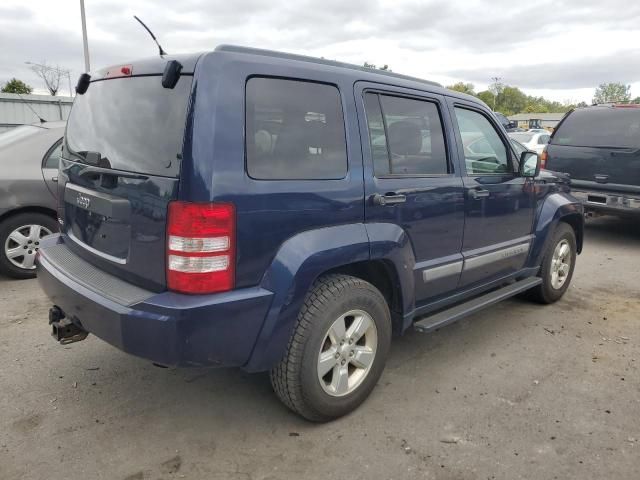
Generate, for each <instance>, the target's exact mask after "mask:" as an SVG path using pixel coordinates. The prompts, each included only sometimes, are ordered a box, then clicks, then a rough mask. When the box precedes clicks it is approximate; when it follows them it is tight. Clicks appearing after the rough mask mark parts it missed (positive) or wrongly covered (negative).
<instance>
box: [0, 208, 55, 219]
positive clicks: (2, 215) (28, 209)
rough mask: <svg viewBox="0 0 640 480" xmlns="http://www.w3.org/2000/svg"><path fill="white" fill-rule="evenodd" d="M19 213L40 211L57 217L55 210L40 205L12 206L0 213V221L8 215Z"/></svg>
mask: <svg viewBox="0 0 640 480" xmlns="http://www.w3.org/2000/svg"><path fill="white" fill-rule="evenodd" d="M21 213H41V214H43V215H47V216H49V217H51V218H53V219H54V220H55V219H57V218H58V215H57V213H56V211H55V210H54V209H52V208H48V207H41V206H27V207H19V208H14V209H13V210H9V211H7V212H4V213H3V214H0V222H2V221H4V220H6V219H7V218H9V217H13V216H15V215H19V214H21Z"/></svg>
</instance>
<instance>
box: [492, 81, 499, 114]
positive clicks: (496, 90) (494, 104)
mask: <svg viewBox="0 0 640 480" xmlns="http://www.w3.org/2000/svg"><path fill="white" fill-rule="evenodd" d="M491 80H493V85H494V89H495V93H494V94H493V111H494V112H495V111H496V99H497V98H498V89H499V85H500V80H502V78H500V77H491Z"/></svg>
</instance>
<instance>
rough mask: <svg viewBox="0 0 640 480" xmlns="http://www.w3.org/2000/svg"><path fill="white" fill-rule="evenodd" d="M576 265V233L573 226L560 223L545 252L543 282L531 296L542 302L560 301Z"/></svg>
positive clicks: (532, 291)
mask: <svg viewBox="0 0 640 480" xmlns="http://www.w3.org/2000/svg"><path fill="white" fill-rule="evenodd" d="M575 265H576V235H575V233H574V231H573V228H571V226H569V225H568V224H566V223H560V224H558V227H557V228H556V230H555V232H554V234H553V237H552V238H551V241H550V242H549V244H548V246H547V249H546V250H545V253H544V257H543V260H542V265H541V267H540V274H539V276H540V277H541V278H542V283H541V284H540V285H539V286H537V287H536V288H534V289H532V290H531V297H532V298H533V299H534V300H536V301H538V302H540V303H554V302H556V301H558V300H559V299H560V298H561V297H562V296H563V295H564V293H565V292H566V291H567V289H568V288H569V284H570V283H571V278H572V277H573V270H574V268H575Z"/></svg>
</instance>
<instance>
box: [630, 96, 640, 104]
mask: <svg viewBox="0 0 640 480" xmlns="http://www.w3.org/2000/svg"><path fill="white" fill-rule="evenodd" d="M631 103H638V104H640V97H636V98H634V99H633V100H631Z"/></svg>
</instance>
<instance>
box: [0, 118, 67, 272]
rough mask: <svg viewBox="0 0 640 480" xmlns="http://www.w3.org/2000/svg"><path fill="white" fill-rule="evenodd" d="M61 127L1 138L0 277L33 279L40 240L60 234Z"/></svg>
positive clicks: (28, 128)
mask: <svg viewBox="0 0 640 480" xmlns="http://www.w3.org/2000/svg"><path fill="white" fill-rule="evenodd" d="M64 127H65V122H46V123H42V124H34V125H23V126H20V127H16V128H14V129H12V130H9V131H7V132H4V133H2V134H0V171H1V172H2V174H1V175H0V272H2V273H4V274H5V275H9V276H11V277H15V278H29V277H33V276H35V273H36V271H35V263H34V260H35V257H36V253H37V252H38V248H39V246H40V240H41V239H42V237H44V236H46V235H49V234H51V233H53V232H55V231H57V229H58V223H57V220H56V194H57V183H56V182H57V175H58V162H59V160H60V151H61V148H62V136H63V135H64Z"/></svg>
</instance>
